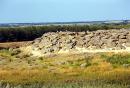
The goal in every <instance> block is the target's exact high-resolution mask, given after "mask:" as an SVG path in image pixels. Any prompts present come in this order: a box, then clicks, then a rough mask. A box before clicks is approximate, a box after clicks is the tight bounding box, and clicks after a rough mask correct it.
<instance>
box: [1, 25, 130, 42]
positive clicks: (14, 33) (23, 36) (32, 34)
mask: <svg viewBox="0 0 130 88" xmlns="http://www.w3.org/2000/svg"><path fill="white" fill-rule="evenodd" d="M120 28H130V25H128V24H99V25H97V24H95V25H59V26H54V25H50V26H29V27H1V28H0V42H10V41H11V42H12V41H31V40H33V39H35V38H38V37H40V36H42V35H43V34H44V33H47V32H57V31H73V32H81V31H95V30H108V29H120Z"/></svg>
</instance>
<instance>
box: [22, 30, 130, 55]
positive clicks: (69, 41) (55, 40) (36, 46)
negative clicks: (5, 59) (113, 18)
mask: <svg viewBox="0 0 130 88" xmlns="http://www.w3.org/2000/svg"><path fill="white" fill-rule="evenodd" d="M127 47H130V30H129V29H120V30H116V29H115V30H114V29H112V30H98V31H88V32H49V33H45V34H43V36H42V37H40V38H37V39H35V40H34V41H33V42H32V43H31V44H30V45H29V46H28V48H27V47H26V49H25V48H24V49H25V50H26V51H28V53H30V54H33V55H36V56H40V55H41V56H42V55H46V54H52V53H65V52H66V53H72V52H89V51H92V50H125V49H126V48H127Z"/></svg>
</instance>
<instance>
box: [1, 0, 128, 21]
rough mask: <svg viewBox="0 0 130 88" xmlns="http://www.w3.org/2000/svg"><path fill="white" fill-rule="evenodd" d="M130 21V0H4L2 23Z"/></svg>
mask: <svg viewBox="0 0 130 88" xmlns="http://www.w3.org/2000/svg"><path fill="white" fill-rule="evenodd" d="M122 19H130V0H0V23H10V22H13V23H17V22H69V21H97V20H122Z"/></svg>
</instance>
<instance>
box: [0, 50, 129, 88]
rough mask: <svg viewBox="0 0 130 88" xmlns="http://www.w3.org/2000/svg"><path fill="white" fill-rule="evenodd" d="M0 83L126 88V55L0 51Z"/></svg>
mask: <svg viewBox="0 0 130 88" xmlns="http://www.w3.org/2000/svg"><path fill="white" fill-rule="evenodd" d="M0 80H1V81H2V82H8V83H11V84H15V85H17V84H31V83H42V84H44V86H45V88H128V86H129V85H130V54H129V53H118V54H115V53H97V54H89V53H84V54H73V55H69V54H68V55H66V54H62V55H53V56H48V57H40V58H35V57H27V56H26V57H22V58H19V57H17V56H15V55H13V54H12V52H11V51H8V50H1V51H0Z"/></svg>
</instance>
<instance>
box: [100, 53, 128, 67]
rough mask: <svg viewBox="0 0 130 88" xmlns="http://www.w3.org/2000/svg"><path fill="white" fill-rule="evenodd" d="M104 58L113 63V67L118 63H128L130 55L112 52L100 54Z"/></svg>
mask: <svg viewBox="0 0 130 88" xmlns="http://www.w3.org/2000/svg"><path fill="white" fill-rule="evenodd" d="M102 56H103V57H104V59H105V60H106V61H107V62H109V63H111V64H113V66H114V67H118V66H120V65H130V55H121V54H114V55H112V56H107V55H102Z"/></svg>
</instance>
